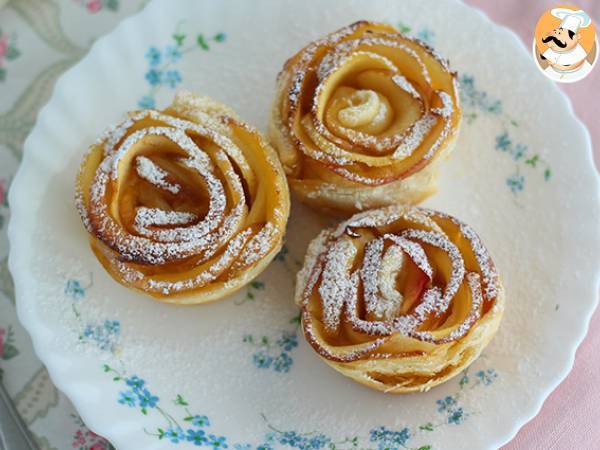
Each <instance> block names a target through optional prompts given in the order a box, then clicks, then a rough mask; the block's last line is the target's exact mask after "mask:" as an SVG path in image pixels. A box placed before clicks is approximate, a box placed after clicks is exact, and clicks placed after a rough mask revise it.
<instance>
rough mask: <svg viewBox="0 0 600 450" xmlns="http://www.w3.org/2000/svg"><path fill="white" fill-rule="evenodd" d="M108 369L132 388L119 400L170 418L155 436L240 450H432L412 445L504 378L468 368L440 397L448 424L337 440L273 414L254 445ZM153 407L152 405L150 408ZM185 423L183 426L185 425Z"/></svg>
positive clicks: (455, 421) (454, 419)
mask: <svg viewBox="0 0 600 450" xmlns="http://www.w3.org/2000/svg"><path fill="white" fill-rule="evenodd" d="M103 368H104V372H106V373H109V374H111V375H112V377H113V381H115V382H122V383H123V385H124V386H126V387H127V388H128V389H126V390H124V391H121V392H119V397H118V399H117V402H118V403H119V404H121V405H124V406H127V407H130V408H137V409H139V410H140V411H141V412H142V413H143V414H149V413H150V411H153V412H154V414H159V415H160V416H162V418H163V419H164V421H165V424H166V426H165V427H164V428H162V427H159V428H157V429H156V431H155V432H153V431H150V430H147V429H145V432H146V433H147V434H149V435H152V436H156V438H157V439H166V440H168V441H169V442H171V443H173V444H180V443H182V442H190V443H192V444H194V445H196V446H198V447H205V448H212V449H214V450H218V449H227V448H229V447H232V448H233V449H235V450H251V449H252V448H256V449H257V450H274V449H276V448H295V449H302V450H320V449H326V448H327V449H329V450H346V449H359V448H361V449H365V450H366V449H371V450H374V449H377V450H401V449H406V448H411V449H414V450H432V449H433V447H432V446H431V445H421V446H418V447H415V446H414V445H412V446H410V447H409V445H410V444H411V443H412V442H411V441H412V440H413V439H416V437H417V436H424V435H426V434H427V433H430V432H433V431H434V430H436V429H437V428H440V427H443V426H455V425H460V424H462V423H464V422H465V421H466V420H467V418H468V417H469V416H470V415H472V414H473V413H467V412H466V411H465V409H464V407H463V406H462V405H461V404H460V399H461V398H462V396H463V395H464V392H465V391H466V389H467V388H469V389H473V388H475V387H477V386H489V385H491V384H492V383H493V381H494V380H495V379H496V378H497V377H498V374H497V373H496V371H494V370H493V369H482V370H479V371H478V372H476V373H475V375H474V376H472V377H471V376H469V374H468V371H464V372H463V374H462V376H461V377H460V378H459V381H458V391H457V392H455V393H454V394H452V395H446V396H444V397H443V398H441V399H439V400H437V401H436V408H437V411H438V413H440V414H443V415H444V416H445V417H444V420H443V421H442V422H437V423H436V424H434V423H433V422H427V423H424V424H421V425H419V426H417V427H408V426H404V427H400V428H398V429H392V428H389V427H386V426H379V427H375V428H372V429H371V430H370V431H369V433H368V434H367V435H365V436H347V437H346V438H342V439H334V438H332V437H331V436H328V435H327V434H324V433H320V432H316V431H313V432H302V433H300V432H298V431H295V430H281V429H279V428H275V427H274V426H273V425H271V423H269V421H268V420H267V418H266V417H265V416H264V415H263V414H261V416H262V417H263V419H264V421H265V423H266V425H267V427H268V430H267V431H266V432H265V433H264V436H263V442H261V443H260V444H259V445H253V444H250V443H248V442H237V443H230V442H229V441H228V438H227V436H221V435H219V434H216V433H214V432H211V430H210V426H211V421H210V420H209V418H208V416H206V415H203V414H196V413H192V412H191V411H190V405H189V403H188V402H187V401H186V400H185V399H184V398H183V397H182V396H181V395H177V397H176V398H175V400H173V402H172V403H173V404H174V405H175V406H176V407H177V408H178V410H179V411H182V414H185V417H184V418H183V419H180V420H178V419H177V417H178V414H177V412H167V411H166V410H165V409H163V408H164V405H163V406H161V405H160V399H159V397H158V396H156V395H154V394H152V393H151V391H150V388H149V387H148V383H146V381H145V380H144V379H142V378H140V377H139V376H136V375H133V376H125V375H124V374H123V373H121V372H119V371H118V370H116V369H114V368H112V367H110V366H108V365H106V364H105V365H104V366H103ZM147 408H151V409H147ZM182 423H183V424H185V426H182V425H181V424H182Z"/></svg>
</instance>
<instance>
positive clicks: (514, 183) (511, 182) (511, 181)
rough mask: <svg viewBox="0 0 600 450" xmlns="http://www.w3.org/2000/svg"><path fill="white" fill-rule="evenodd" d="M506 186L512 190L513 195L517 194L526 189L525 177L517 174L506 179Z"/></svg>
mask: <svg viewBox="0 0 600 450" xmlns="http://www.w3.org/2000/svg"><path fill="white" fill-rule="evenodd" d="M506 185H507V186H508V187H509V188H510V190H511V191H512V193H513V194H517V193H519V192H521V191H522V190H523V188H524V187H525V177H524V176H523V175H521V174H520V173H518V172H516V173H514V174H512V175H511V176H509V177H508V178H507V179H506Z"/></svg>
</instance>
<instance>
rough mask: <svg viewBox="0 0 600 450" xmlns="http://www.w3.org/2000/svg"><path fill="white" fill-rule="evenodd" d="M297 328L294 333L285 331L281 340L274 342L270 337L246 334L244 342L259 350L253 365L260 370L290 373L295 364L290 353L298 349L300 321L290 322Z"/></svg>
mask: <svg viewBox="0 0 600 450" xmlns="http://www.w3.org/2000/svg"><path fill="white" fill-rule="evenodd" d="M290 324H293V325H294V326H295V327H294V329H293V331H289V330H284V331H282V332H281V335H280V336H279V338H277V339H275V340H274V341H273V340H272V339H271V338H269V337H268V336H264V335H263V336H260V337H255V336H253V335H251V334H246V335H244V337H243V338H242V341H243V342H245V343H247V344H249V345H251V346H253V347H255V348H256V349H257V350H256V351H255V352H254V353H253V354H252V363H253V364H254V365H255V366H256V367H257V368H258V369H269V368H271V369H273V370H274V371H275V372H278V373H288V372H289V371H290V369H291V367H292V365H293V364H294V360H293V358H292V357H291V356H290V353H291V352H292V351H293V350H294V349H295V348H296V347H298V327H299V325H300V321H299V320H298V319H297V317H294V318H292V319H291V320H290Z"/></svg>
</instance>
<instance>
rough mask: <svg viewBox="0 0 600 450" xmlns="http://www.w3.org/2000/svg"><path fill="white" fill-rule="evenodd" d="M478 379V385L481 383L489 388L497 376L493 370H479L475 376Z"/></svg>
mask: <svg viewBox="0 0 600 450" xmlns="http://www.w3.org/2000/svg"><path fill="white" fill-rule="evenodd" d="M475 376H476V377H477V378H478V380H477V382H478V383H483V384H485V385H486V386H489V385H490V384H492V383H493V382H494V379H495V378H497V377H498V374H497V373H496V371H495V370H494V369H487V370H480V371H479V372H477V373H476V374H475Z"/></svg>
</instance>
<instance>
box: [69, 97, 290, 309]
mask: <svg viewBox="0 0 600 450" xmlns="http://www.w3.org/2000/svg"><path fill="white" fill-rule="evenodd" d="M77 204H78V209H79V213H80V215H81V218H82V220H83V223H84V225H85V227H86V229H87V231H88V232H89V234H90V241H91V246H92V249H93V251H94V252H95V254H96V256H97V257H98V259H99V260H100V262H101V263H102V265H103V266H104V267H105V268H106V270H107V271H108V272H109V273H110V275H112V277H113V278H114V279H115V280H117V281H118V282H119V283H122V284H123V285H125V286H128V287H131V288H134V289H137V290H139V291H142V292H145V293H147V294H149V295H151V296H153V297H155V298H157V299H160V300H162V301H165V302H169V303H179V304H196V303H204V302H208V301H212V300H217V299H219V298H222V297H223V296H225V295H228V294H230V293H232V292H234V291H235V290H237V289H239V288H240V287H242V286H243V285H244V284H246V283H248V282H249V281H250V280H251V279H252V278H254V277H255V276H257V275H258V274H259V273H260V272H262V271H263V270H264V269H265V267H266V266H267V264H268V263H269V262H270V261H271V260H272V259H273V257H274V256H275V254H276V253H277V252H278V251H279V249H280V247H281V244H282V239H283V234H284V231H285V225H286V221H287V218H288V213H289V193H288V190H287V185H286V181H285V175H284V173H283V170H282V168H281V165H280V163H279V161H278V159H277V155H276V153H275V151H274V150H273V149H272V148H271V147H269V145H268V144H267V143H266V142H265V141H264V140H263V139H262V137H261V136H260V134H259V133H258V132H257V131H256V130H254V129H253V128H251V127H249V126H248V125H246V124H244V123H243V122H241V121H240V120H239V119H238V118H236V116H235V114H234V113H233V112H232V111H230V110H229V109H228V108H227V107H225V106H223V105H221V104H219V103H217V102H215V101H213V100H210V99H208V98H206V97H200V96H196V95H193V94H191V93H189V92H181V93H179V94H178V95H177V96H176V98H175V100H174V101H173V104H172V105H171V106H170V107H168V108H167V109H165V110H164V111H155V110H145V111H136V112H133V113H130V114H129V118H128V119H127V120H125V122H123V123H122V124H120V125H119V126H117V127H116V128H112V129H110V130H109V131H108V132H107V133H106V134H105V135H104V136H103V137H102V138H100V140H99V141H98V142H97V143H96V144H94V145H92V146H91V148H90V151H89V152H88V154H87V155H86V156H85V158H84V160H83V163H82V165H81V171H80V173H79V177H78V179H77Z"/></svg>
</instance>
